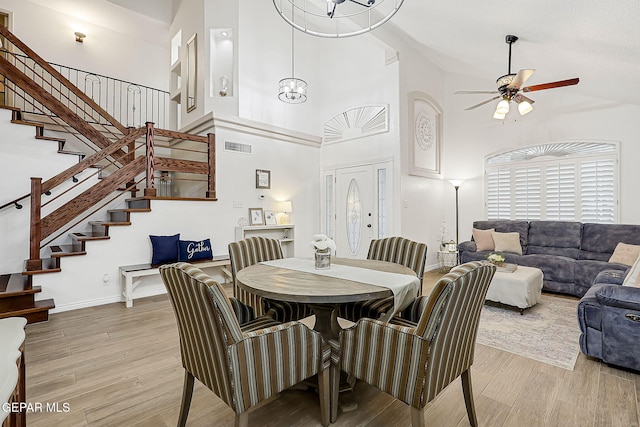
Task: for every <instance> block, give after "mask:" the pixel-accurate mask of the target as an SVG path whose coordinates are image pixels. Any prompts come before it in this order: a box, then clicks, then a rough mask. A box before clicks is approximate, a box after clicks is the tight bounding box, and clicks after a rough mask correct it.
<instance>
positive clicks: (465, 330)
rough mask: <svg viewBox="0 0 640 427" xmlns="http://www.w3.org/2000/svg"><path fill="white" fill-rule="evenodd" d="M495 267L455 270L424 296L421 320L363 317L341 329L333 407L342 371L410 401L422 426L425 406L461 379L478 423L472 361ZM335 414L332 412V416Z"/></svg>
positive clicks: (416, 421)
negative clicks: (395, 321) (394, 321)
mask: <svg viewBox="0 0 640 427" xmlns="http://www.w3.org/2000/svg"><path fill="white" fill-rule="evenodd" d="M495 269H496V268H495V267H494V266H493V265H490V264H488V263H484V262H470V263H467V264H463V265H460V266H458V267H455V268H453V269H452V270H451V271H450V272H449V273H448V274H447V275H445V276H444V277H442V279H440V281H439V282H438V283H437V284H436V286H435V287H434V289H433V291H432V292H431V294H430V295H429V296H428V297H422V298H420V300H421V301H419V305H420V306H422V307H423V308H424V310H423V312H422V313H421V316H420V318H419V319H418V323H417V324H416V323H413V324H410V323H407V322H406V321H405V322H404V324H405V325H406V326H400V325H395V324H392V323H385V322H381V321H379V320H373V319H361V320H359V321H358V322H357V323H356V324H355V325H354V326H352V327H351V328H348V329H345V330H343V331H342V332H341V334H340V356H339V361H338V362H339V363H338V365H332V369H333V370H334V371H333V372H332V384H331V388H332V390H331V399H332V407H333V408H337V405H336V404H337V398H338V391H337V390H338V387H337V384H335V382H334V381H333V378H337V377H338V376H337V375H333V374H336V372H338V371H337V370H338V369H342V370H343V371H345V372H346V373H347V374H349V375H352V376H354V377H355V378H357V379H360V380H362V381H365V382H367V383H369V384H371V385H373V386H375V387H377V388H378V389H380V390H381V391H383V392H385V393H388V394H390V395H391V396H393V397H395V398H397V399H400V400H401V401H403V402H404V403H406V404H408V405H410V406H411V423H412V425H413V426H424V425H425V419H424V408H425V405H426V404H427V403H428V402H430V401H431V400H433V399H434V398H435V397H436V396H437V395H438V394H439V393H440V392H441V391H442V390H443V389H444V388H445V387H446V386H447V385H449V384H450V383H451V382H452V381H453V380H455V379H456V378H458V377H461V379H462V391H463V394H464V401H465V404H466V408H467V415H468V417H469V422H470V423H471V425H472V426H474V427H475V426H477V425H478V421H477V418H476V413H475V406H474V402H473V392H472V387H471V365H472V364H473V356H474V351H475V344H476V335H477V332H478V323H479V322H480V311H481V309H482V306H483V304H484V298H485V295H486V293H487V289H488V288H489V283H490V282H491V279H492V278H493V274H494V273H495ZM391 343H393V344H392V345H390V344H391ZM373 355H375V356H376V357H371V356H373ZM336 415H337V413H336V412H335V410H333V412H332V420H334V419H335V416H336Z"/></svg>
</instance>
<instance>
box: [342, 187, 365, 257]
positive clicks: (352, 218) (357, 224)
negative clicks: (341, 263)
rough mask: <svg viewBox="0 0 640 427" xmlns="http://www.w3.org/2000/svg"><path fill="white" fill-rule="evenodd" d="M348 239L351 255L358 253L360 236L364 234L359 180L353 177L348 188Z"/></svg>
mask: <svg viewBox="0 0 640 427" xmlns="http://www.w3.org/2000/svg"><path fill="white" fill-rule="evenodd" d="M346 208H347V215H346V218H347V241H348V242H349V251H351V255H355V254H356V253H358V249H359V248H360V236H361V234H362V204H361V202H360V190H359V189H358V182H357V181H356V180H355V179H352V180H351V182H350V183H349V189H348V190H347V203H346Z"/></svg>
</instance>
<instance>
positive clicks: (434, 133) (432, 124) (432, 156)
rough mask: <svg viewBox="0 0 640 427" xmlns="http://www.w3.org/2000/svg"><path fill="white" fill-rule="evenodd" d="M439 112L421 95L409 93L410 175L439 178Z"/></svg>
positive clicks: (438, 107)
mask: <svg viewBox="0 0 640 427" xmlns="http://www.w3.org/2000/svg"><path fill="white" fill-rule="evenodd" d="M441 146H442V109H441V108H440V106H439V105H438V103H437V102H436V101H435V100H434V99H433V98H431V97H430V96H429V95H427V94H426V93H423V92H409V174H410V175H417V176H424V177H428V178H441V177H442V175H441V170H440V167H441V165H440V156H441V154H440V153H441Z"/></svg>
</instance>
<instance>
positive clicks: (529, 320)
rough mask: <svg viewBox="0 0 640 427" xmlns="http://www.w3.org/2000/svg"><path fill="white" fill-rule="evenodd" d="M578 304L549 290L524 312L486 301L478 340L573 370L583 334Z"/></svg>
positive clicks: (480, 342)
mask: <svg viewBox="0 0 640 427" xmlns="http://www.w3.org/2000/svg"><path fill="white" fill-rule="evenodd" d="M577 305H578V301H577V300H572V299H565V298H560V297H556V296H552V295H546V294H543V295H542V302H540V303H538V304H536V305H535V306H533V307H531V308H528V309H526V310H525V311H524V314H523V315H520V311H519V310H517V309H515V308H508V307H506V306H499V305H493V304H491V305H490V304H485V305H484V307H483V308H482V314H481V316H480V327H479V330H478V339H477V342H478V343H479V344H483V345H487V346H490V347H494V348H497V349H500V350H504V351H508V352H510V353H515V354H518V355H520V356H524V357H527V358H530V359H534V360H538V361H540V362H544V363H548V364H550V365H554V366H559V367H561V368H564V369H567V370H570V371H573V367H574V365H575V363H576V359H577V357H578V350H579V347H578V339H579V336H580V328H579V326H578V319H577V316H576V307H577Z"/></svg>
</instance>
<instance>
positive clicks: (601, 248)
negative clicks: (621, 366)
mask: <svg viewBox="0 0 640 427" xmlns="http://www.w3.org/2000/svg"><path fill="white" fill-rule="evenodd" d="M473 228H477V229H481V230H488V229H491V228H494V229H495V230H496V231H497V232H501V233H507V232H518V234H520V245H521V246H522V255H517V254H513V253H503V255H505V258H506V262H509V263H514V264H518V265H525V266H528V267H536V268H539V269H540V270H542V273H543V274H544V286H543V289H544V290H546V291H551V292H558V293H563V294H569V295H575V296H578V297H581V296H583V295H584V294H585V293H586V292H587V291H588V290H589V288H591V286H593V285H594V283H595V280H596V278H597V277H598V274H599V273H600V272H602V271H605V270H614V271H619V272H621V273H623V274H626V272H627V270H628V269H629V267H628V266H625V265H621V264H615V263H610V262H608V261H609V258H610V257H611V255H612V254H613V251H614V249H615V248H616V245H617V244H618V243H619V242H623V243H629V244H633V245H640V225H626V224H591V223H584V224H583V223H581V222H568V221H531V222H529V221H511V220H498V221H476V222H474V223H473ZM458 250H459V252H460V262H463V263H464V262H469V261H477V260H482V259H485V258H486V256H487V255H488V254H490V253H491V252H494V251H476V245H475V242H473V241H468V242H463V243H460V245H458Z"/></svg>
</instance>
